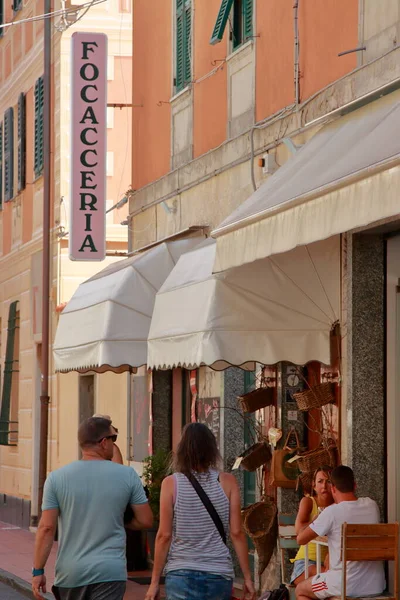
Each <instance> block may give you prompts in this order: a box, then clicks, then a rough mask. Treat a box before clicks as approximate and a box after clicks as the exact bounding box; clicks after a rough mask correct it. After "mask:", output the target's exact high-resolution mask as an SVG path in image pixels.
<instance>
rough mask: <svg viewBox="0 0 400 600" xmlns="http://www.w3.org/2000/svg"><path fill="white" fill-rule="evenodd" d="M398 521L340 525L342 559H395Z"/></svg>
mask: <svg viewBox="0 0 400 600" xmlns="http://www.w3.org/2000/svg"><path fill="white" fill-rule="evenodd" d="M398 532H399V526H398V523H387V524H381V523H379V524H376V525H351V524H349V523H343V526H342V553H343V554H342V556H343V558H344V560H352V561H359V560H396V557H397V551H398Z"/></svg>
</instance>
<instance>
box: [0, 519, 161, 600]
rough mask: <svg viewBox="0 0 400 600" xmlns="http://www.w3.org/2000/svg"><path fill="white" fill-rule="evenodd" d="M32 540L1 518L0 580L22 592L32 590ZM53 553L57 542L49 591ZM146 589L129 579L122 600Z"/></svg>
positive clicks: (137, 599) (139, 599)
mask: <svg viewBox="0 0 400 600" xmlns="http://www.w3.org/2000/svg"><path fill="white" fill-rule="evenodd" d="M34 543H35V534H34V533H31V532H30V531H26V530H25V529H20V528H19V527H15V526H14V525H9V524H8V523H3V522H1V521H0V566H1V569H0V581H3V582H4V583H7V584H8V585H11V586H12V587H15V588H17V589H20V590H21V591H28V590H30V589H31V579H32V575H31V572H32V562H33V547H34ZM56 554H57V543H54V544H53V548H52V550H51V553H50V556H49V560H48V561H47V564H46V578H47V589H48V590H51V586H52V585H53V581H54V566H55V561H56ZM141 575H149V573H148V572H146V573H139V572H135V576H141ZM146 591H147V586H146V585H140V584H138V583H134V582H133V581H128V582H127V584H126V593H125V596H124V600H144V597H145V595H146ZM46 596H47V597H48V598H49V599H50V598H53V595H52V594H49V593H48V594H47V595H46ZM53 600H54V599H53Z"/></svg>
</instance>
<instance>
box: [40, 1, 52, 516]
mask: <svg viewBox="0 0 400 600" xmlns="http://www.w3.org/2000/svg"><path fill="white" fill-rule="evenodd" d="M51 10H52V8H51V0H44V13H45V14H51ZM51 27H52V19H51V17H48V18H47V19H45V21H44V85H43V180H44V187H43V306H42V361H41V363H42V374H41V386H40V446H39V499H38V510H39V514H40V509H41V504H42V498H43V486H44V482H45V480H46V475H47V438H48V429H49V402H50V397H49V321H50V315H49V312H50V206H51V205H50V200H51V86H52V77H51Z"/></svg>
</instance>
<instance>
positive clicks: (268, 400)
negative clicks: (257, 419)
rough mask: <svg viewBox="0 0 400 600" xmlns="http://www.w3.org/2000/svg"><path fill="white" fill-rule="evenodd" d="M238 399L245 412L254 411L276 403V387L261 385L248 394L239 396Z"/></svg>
mask: <svg viewBox="0 0 400 600" xmlns="http://www.w3.org/2000/svg"><path fill="white" fill-rule="evenodd" d="M238 400H239V404H240V407H241V409H242V410H243V412H246V413H253V412H255V411H256V410H260V409H261V408H265V407H266V406H271V405H272V404H273V403H274V388H272V387H260V388H258V389H256V390H252V391H251V392H248V393H247V394H243V395H242V396H238Z"/></svg>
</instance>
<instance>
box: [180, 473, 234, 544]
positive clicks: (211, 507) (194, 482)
mask: <svg viewBox="0 0 400 600" xmlns="http://www.w3.org/2000/svg"><path fill="white" fill-rule="evenodd" d="M186 477H187V478H188V479H189V481H190V483H191V484H192V486H193V487H194V489H195V490H196V492H197V494H198V496H199V498H200V500H201V501H202V503H203V504H204V507H205V509H206V510H207V512H208V514H209V515H210V517H211V518H212V520H213V521H214V525H215V527H216V528H217V529H218V532H219V535H220V536H221V538H222V541H223V542H224V544H226V533H225V529H224V526H223V524H222V521H221V518H220V516H219V514H218V513H217V511H216V510H215V508H214V505H213V503H212V502H211V500H210V498H209V497H208V496H207V494H206V492H205V491H204V490H203V488H202V487H201V485H200V483H199V482H198V481H197V479H196V477H194V476H193V475H192V474H190V475H186Z"/></svg>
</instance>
